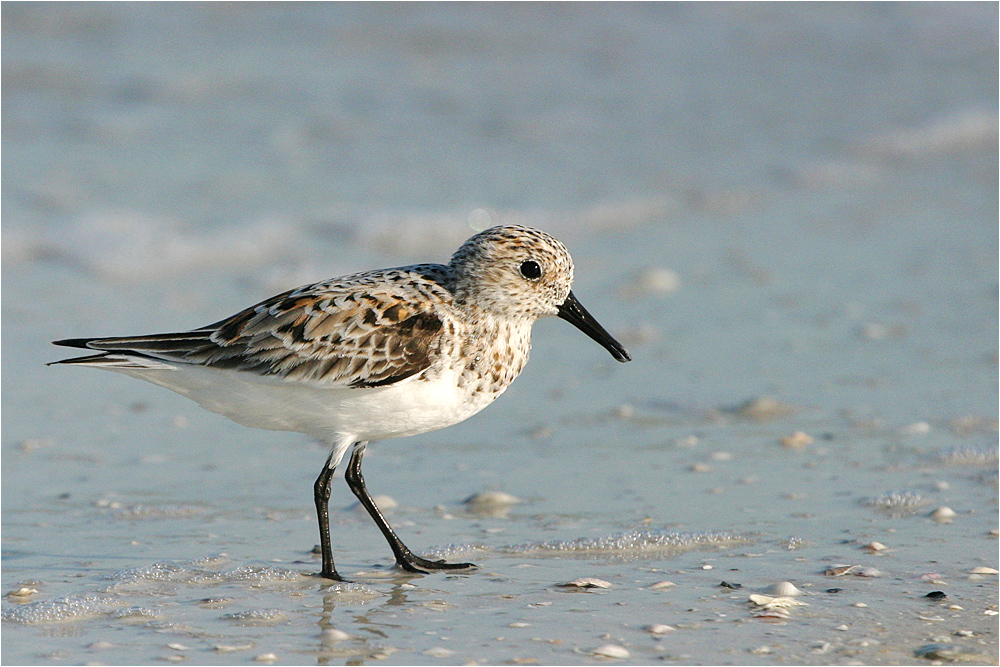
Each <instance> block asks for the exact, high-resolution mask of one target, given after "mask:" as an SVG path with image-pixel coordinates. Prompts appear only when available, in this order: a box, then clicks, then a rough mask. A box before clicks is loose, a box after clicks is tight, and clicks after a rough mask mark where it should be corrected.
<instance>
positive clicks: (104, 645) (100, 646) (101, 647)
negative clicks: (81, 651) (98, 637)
mask: <svg viewBox="0 0 1000 667" xmlns="http://www.w3.org/2000/svg"><path fill="white" fill-rule="evenodd" d="M114 646H115V645H114V644H112V643H111V642H104V641H98V642H94V643H93V644H87V648H89V649H93V650H95V651H105V650H107V649H109V648H114Z"/></svg>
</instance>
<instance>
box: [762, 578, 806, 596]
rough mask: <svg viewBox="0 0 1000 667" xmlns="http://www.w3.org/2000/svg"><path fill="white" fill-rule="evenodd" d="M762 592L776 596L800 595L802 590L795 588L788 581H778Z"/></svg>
mask: <svg viewBox="0 0 1000 667" xmlns="http://www.w3.org/2000/svg"><path fill="white" fill-rule="evenodd" d="M763 592H764V593H766V594H767V595H774V596H776V597H798V596H799V595H802V591H800V590H799V589H798V588H796V587H795V584H793V583H791V582H790V581H779V582H778V583H776V584H771V585H770V586H768V587H767V588H765V589H764V591H763Z"/></svg>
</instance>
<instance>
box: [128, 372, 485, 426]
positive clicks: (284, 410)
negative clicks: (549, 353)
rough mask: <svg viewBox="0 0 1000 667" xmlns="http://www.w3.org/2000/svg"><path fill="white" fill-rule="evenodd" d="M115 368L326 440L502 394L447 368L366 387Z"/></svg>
mask: <svg viewBox="0 0 1000 667" xmlns="http://www.w3.org/2000/svg"><path fill="white" fill-rule="evenodd" d="M115 370H118V369H115ZM121 372H125V373H126V374H127V375H132V376H133V377H137V378H140V379H143V380H146V381H148V382H152V383H153V384H157V385H159V386H161V387H165V388H167V389H170V390H172V391H175V392H177V393H179V394H181V395H183V396H186V397H187V398H190V399H191V400H193V401H195V402H197V403H198V404H199V405H200V406H201V407H203V408H204V409H206V410H209V411H210V412H214V413H216V414H220V415H222V416H224V417H227V418H229V419H231V420H233V421H235V422H237V423H239V424H243V425H244V426H250V427H252V428H261V429H268V430H274V431H297V432H299V433H305V434H308V435H311V436H313V437H316V438H319V439H321V440H324V441H327V442H331V441H334V440H337V439H339V438H340V437H342V436H344V435H352V436H354V437H355V438H356V439H357V440H380V439H385V438H398V437H405V436H410V435H416V434H418V433H425V432H427V431H433V430H436V429H439V428H444V427H446V426H451V425H452V424H457V423H458V422H460V421H463V420H465V419H468V418H469V417H471V416H472V415H474V414H476V413H477V412H479V411H480V410H482V409H483V408H485V407H486V406H487V405H489V404H490V403H492V402H493V400H494V399H496V397H497V396H499V395H500V394H501V393H503V390H502V389H501V390H500V391H481V390H471V389H470V388H460V387H459V383H458V373H455V372H452V371H448V370H446V371H444V372H442V373H440V374H439V375H438V376H437V377H436V378H434V379H431V380H424V379H422V378H420V377H416V376H415V377H412V378H408V379H406V380H404V381H402V382H399V383H396V384H393V385H389V386H385V387H368V388H362V387H359V388H349V387H323V386H322V385H318V384H306V383H300V382H288V381H285V380H282V379H281V378H275V377H262V376H259V375H254V374H251V373H240V372H221V373H220V372H219V371H217V370H215V369H211V368H205V367H202V366H193V365H191V366H189V365H183V366H177V367H175V368H173V369H162V370H159V369H156V370H151V369H142V370H141V371H138V370H135V371H132V370H122V371H121Z"/></svg>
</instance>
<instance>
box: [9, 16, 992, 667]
mask: <svg viewBox="0 0 1000 667" xmlns="http://www.w3.org/2000/svg"><path fill="white" fill-rule="evenodd" d="M996 12H997V10H996V6H995V5H985V4H963V5H943V4H941V5H919V6H917V5H888V6H886V5H877V6H876V5H866V6H853V5H835V6H823V7H818V8H817V7H812V6H768V5H763V6H760V5H754V6H749V5H737V6H728V5H722V6H720V5H698V6H687V5H682V6H661V5H641V6H640V5H624V6H623V5H614V6H611V5H587V6H585V7H578V6H572V5H567V6H558V7H554V6H546V7H541V6H530V5H528V6H523V7H520V6H519V7H517V8H512V7H509V6H507V7H494V6H487V5H483V6H476V7H469V6H450V5H446V6H442V5H420V6H412V7H411V6H407V7H400V6H393V5H364V6H361V5H357V6H356V5H322V6H319V5H317V6H312V7H308V8H305V9H301V8H300V9H299V10H298V11H291V10H289V9H288V8H287V7H285V8H282V7H274V6H267V7H261V6H252V7H251V6H239V5H237V6H231V5H225V6H223V5H210V6H204V5H169V6H163V5H151V6H147V5H142V6H133V5H86V6H62V5H54V6H50V5H42V4H38V5H11V4H5V5H4V6H3V19H4V20H3V31H4V32H3V37H4V44H3V69H4V96H3V130H4V139H5V141H4V142H3V162H4V167H5V170H4V175H3V195H4V196H3V202H2V204H3V278H4V286H5V289H4V297H5V298H4V299H3V304H2V307H3V320H2V322H3V334H4V345H3V348H2V361H3V369H4V374H3V378H4V384H3V399H4V400H3V408H2V409H3V417H4V420H3V443H2V444H3V449H2V453H3V457H2V466H3V482H4V483H3V487H2V501H3V507H2V509H3V571H2V579H3V581H2V585H3V588H2V592H3V593H4V594H5V595H6V596H5V598H4V602H3V639H4V641H3V644H2V660H3V662H4V663H5V664H56V663H59V664H63V663H66V664H81V663H103V664H134V663H140V664H142V663H150V662H153V661H160V660H169V661H179V662H184V661H187V662H191V663H193V664H236V663H245V662H250V661H253V660H255V659H258V660H260V661H263V662H265V663H266V662H274V663H276V664H315V663H321V664H344V663H347V662H352V663H358V662H366V663H385V664H459V663H468V662H478V663H484V664H496V663H501V662H537V663H541V664H576V663H592V662H600V661H603V660H606V658H599V657H595V656H594V655H592V652H593V651H594V650H595V649H598V647H602V646H606V645H609V644H610V645H616V646H619V647H622V648H624V650H625V651H627V652H628V657H627V658H619V659H618V661H622V662H629V663H636V664H642V663H648V662H651V661H654V660H656V661H661V660H662V661H666V662H669V663H677V664H696V663H698V664H707V663H743V664H772V663H775V662H784V663H799V664H851V663H855V664H861V663H863V664H872V663H879V664H907V663H912V662H914V661H917V660H924V661H926V660H927V658H922V657H918V653H919V655H929V656H930V657H931V658H933V656H934V655H950V656H953V657H954V658H956V659H961V660H964V661H968V662H971V663H973V664H995V663H996V662H997V659H998V651H997V613H996V612H997V611H998V606H997V605H998V600H997V576H996V575H995V574H990V573H989V572H988V571H978V572H974V570H975V569H976V568H997V566H998V562H997V536H996V530H997V400H998V397H997V247H998V243H997V229H998V226H997V215H996V200H997V188H996V179H997V157H996V155H997V121H996V104H997V90H996V63H995V60H996V58H995V46H996V40H997V35H996V25H997V13H996ZM181 35H183V39H181V38H180V37H179V36H181ZM498 221H518V222H525V223H527V224H532V225H536V226H539V227H541V228H543V229H546V230H548V231H551V232H552V233H554V234H556V235H557V236H559V237H560V238H561V239H562V240H563V241H565V242H566V244H567V245H568V246H569V248H570V250H571V252H572V253H573V256H574V259H575V261H576V264H577V269H576V275H577V280H576V284H575V286H574V291H575V292H576V294H577V295H578V296H579V297H580V299H581V301H583V303H584V304H585V305H586V306H587V308H588V309H589V310H590V311H591V312H592V313H594V314H595V315H596V316H597V317H598V318H599V319H600V320H601V322H602V323H603V324H604V325H605V326H606V327H607V328H608V329H609V330H610V331H611V332H612V333H613V334H615V335H616V336H618V337H619V338H620V339H621V340H622V342H623V343H625V344H626V346H627V347H629V349H630V351H631V352H632V355H633V358H634V361H633V362H632V363H630V364H626V365H621V364H617V363H616V362H614V360H612V359H611V358H610V357H609V356H608V355H607V354H606V352H605V351H604V350H602V349H601V348H599V347H598V346H596V345H594V344H593V343H592V341H590V340H589V339H587V338H586V337H584V336H582V335H580V334H579V332H577V331H575V330H574V329H572V327H569V326H566V324H565V323H563V322H559V321H556V320H552V321H543V322H540V323H539V324H538V325H537V326H536V328H535V335H534V341H533V343H534V349H533V355H532V360H531V362H530V363H529V364H528V366H527V369H526V370H525V372H524V373H523V375H522V377H521V378H520V379H519V380H518V381H517V382H516V383H515V384H514V385H513V386H512V387H511V389H510V390H509V391H508V392H507V394H506V395H504V396H503V397H502V398H501V399H500V400H499V401H498V402H497V403H496V404H495V405H493V406H491V407H490V408H489V409H487V410H486V411H484V412H483V413H481V414H479V415H477V416H476V417H474V418H472V419H470V420H469V421H467V422H465V423H463V424H460V425H457V426H455V427H452V428H450V429H446V430H443V431H439V432H436V433H429V434H425V435H422V436H418V437H415V438H409V439H405V440H397V441H388V442H384V443H375V444H373V445H371V446H370V447H369V449H368V453H367V455H366V459H365V460H366V465H365V473H366V479H367V480H368V483H369V487H370V488H371V490H372V492H373V493H375V494H384V495H387V496H391V498H392V499H393V500H394V501H395V503H397V504H398V506H396V507H395V508H393V509H391V510H388V512H387V513H388V516H389V520H390V521H391V522H392V523H393V525H394V526H395V527H396V529H397V530H398V532H399V533H400V535H401V537H402V538H403V539H404V540H405V541H406V542H407V544H408V545H409V546H410V547H411V548H413V549H414V550H416V551H417V552H420V553H424V554H431V555H434V556H436V557H446V558H448V559H453V560H463V561H464V560H471V561H473V562H475V563H476V564H477V565H478V566H479V567H478V569H477V570H475V571H472V572H468V573H457V574H434V575H429V576H411V575H406V574H403V573H400V572H398V571H396V570H394V569H392V568H391V567H390V566H391V564H392V561H391V554H390V552H389V550H388V547H387V546H386V545H385V543H384V542H383V540H382V538H381V536H380V535H379V533H378V531H377V530H376V529H375V527H374V526H373V525H372V524H371V521H370V520H369V519H368V518H367V516H366V515H365V514H364V512H363V511H362V510H359V509H357V508H356V507H355V505H354V502H353V497H351V495H350V493H349V492H348V490H347V488H346V485H344V484H340V483H337V484H335V487H334V498H333V501H332V517H331V520H332V522H333V532H334V536H333V542H334V550H335V556H336V558H337V565H338V568H339V569H340V570H341V571H342V572H343V573H344V574H345V575H346V576H347V577H348V578H350V579H351V580H352V583H351V584H331V583H329V582H323V581H320V580H318V579H316V578H315V577H312V576H309V574H310V573H312V572H315V571H316V569H317V568H318V561H317V560H316V557H314V556H313V555H311V554H310V553H309V552H310V550H311V548H312V546H313V545H314V544H315V542H316V540H317V535H316V528H315V526H314V524H315V517H314V515H313V511H312V509H311V507H312V482H313V480H314V478H315V476H316V475H317V474H318V473H319V470H320V467H321V466H322V463H323V460H324V456H325V447H323V446H322V445H321V444H319V443H314V442H311V441H309V440H308V439H307V438H305V437H303V436H299V435H295V434H283V433H269V432H263V431H252V430H249V429H245V428H242V427H240V426H237V425H235V424H232V423H229V422H227V421H225V420H223V419H221V418H219V417H216V416H214V415H211V414H207V413H204V412H201V411H200V410H199V409H198V408H197V406H195V405H194V404H189V403H188V402H186V401H185V400H184V399H183V398H181V397H179V396H175V395H172V394H170V393H169V392H165V391H163V390H160V389H158V388H156V387H153V386H146V385H144V384H142V383H138V382H134V381H131V380H129V379H127V378H124V377H118V376H114V375H112V374H110V373H105V374H101V373H95V372H88V371H87V370H85V369H73V368H62V367H53V368H47V367H45V366H44V365H43V364H44V363H46V362H48V361H52V360H55V359H58V358H60V357H61V353H60V351H59V350H58V349H56V348H52V347H51V346H50V345H49V344H48V342H49V341H50V340H53V339H57V338H66V337H73V336H85V335H100V334H108V335H115V334H127V333H142V332H153V331H164V330H177V329H181V328H185V327H194V326H198V325H201V324H204V323H206V322H210V321H215V320H217V319H219V318H220V317H222V316H224V315H227V314H229V313H231V312H235V311H236V310H237V309H238V308H240V307H243V306H245V305H247V304H249V303H252V302H254V301H256V300H259V299H262V298H264V297H266V296H269V295H270V294H273V293H275V292H277V291H279V290H281V289H285V288H288V287H292V286H294V285H297V284H302V283H306V282H309V281H311V280H316V279H320V278H325V277H330V276H334V275H339V274H343V273H347V272H350V271H354V270H360V269H366V268H374V267H378V266H392V265H398V264H403V263H408V262H412V261H444V260H446V259H447V257H448V256H449V254H450V253H451V252H452V251H453V250H454V249H455V248H456V247H457V245H458V244H459V243H460V242H461V241H462V240H464V239H465V238H466V237H468V236H469V235H471V233H472V230H471V229H470V225H471V226H474V227H476V228H481V227H484V226H486V225H487V224H490V223H492V222H498ZM798 432H802V434H801V435H796V434H797V433H798ZM488 491H502V492H505V493H507V494H510V495H512V496H514V497H516V498H517V499H519V500H520V502H517V503H514V504H511V505H509V506H508V507H506V508H504V507H500V508H490V507H486V508H483V507H477V506H475V505H471V504H467V503H465V502H463V501H464V500H465V499H467V498H469V497H470V496H473V494H477V493H483V492H488ZM941 507H948V508H951V509H952V510H953V511H954V513H955V514H954V516H953V517H952V518H951V520H950V522H938V521H936V520H935V519H934V518H932V517H931V514H932V513H933V512H934V511H935V510H937V509H939V508H941ZM872 542H879V543H882V544H884V545H885V546H886V548H885V549H884V550H879V551H876V552H873V551H872V550H871V549H866V548H865V545H868V544H871V543H872ZM849 565H858V566H861V568H856V569H853V570H847V571H846V573H844V574H841V575H839V576H834V575H833V574H824V572H826V571H831V572H840V571H841V570H842V569H843V568H841V569H837V568H838V566H849ZM859 573H860V574H867V575H871V574H878V575H879V576H858V574H859ZM581 577H593V578H598V579H601V580H604V581H606V582H608V583H609V584H610V586H609V587H606V588H588V589H578V588H575V587H565V586H561V584H566V583H568V582H571V581H573V580H576V579H578V578H581ZM663 581H670V582H672V583H673V584H674V585H673V586H662V587H654V586H653V585H654V584H657V583H658V582H663ZM723 581H725V582H727V583H729V584H734V585H740V586H741V587H739V588H730V587H720V583H721V582H723ZM780 581H790V582H792V583H794V584H795V585H796V586H797V587H798V588H799V589H801V590H802V591H803V592H804V595H803V596H802V597H800V598H796V599H797V600H800V601H803V602H805V603H806V605H796V606H793V607H788V608H787V616H785V615H784V614H782V613H781V612H772V613H771V615H769V616H759V615H755V614H758V613H760V610H757V609H755V608H754V607H753V606H752V605H750V604H749V603H748V596H749V595H750V594H751V593H758V592H760V591H761V590H762V589H764V588H765V587H766V586H768V585H771V584H774V583H777V582H780ZM20 589H27V592H23V593H24V594H22V595H10V593H12V592H17V591H19V590H20ZM831 589H838V590H839V592H830V590H831ZM32 590H33V591H35V592H30V591H32ZM933 591H943V592H944V593H945V594H946V597H945V598H927V597H926V595H927V594H928V593H931V592H933ZM651 624H663V625H669V626H671V627H672V628H673V629H672V630H667V631H665V632H664V633H662V634H654V633H651V632H649V631H648V629H647V628H648V626H650V625H651ZM931 644H947V645H953V646H954V647H955V648H951V649H936V650H938V651H939V652H938V653H937V654H933V653H932V652H928V651H930V650H929V649H928V650H924V651H923V652H921V650H922V647H925V646H928V645H931ZM949 651H950V653H949ZM621 655H624V654H621Z"/></svg>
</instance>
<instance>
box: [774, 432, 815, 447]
mask: <svg viewBox="0 0 1000 667" xmlns="http://www.w3.org/2000/svg"><path fill="white" fill-rule="evenodd" d="M811 444H813V438H812V436H811V435H809V434H808V433H806V432H805V431H796V432H795V433H792V434H791V435H786V436H785V437H784V438H782V439H781V446H782V447H787V448H788V449H805V448H806V447H807V446H809V445H811Z"/></svg>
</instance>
